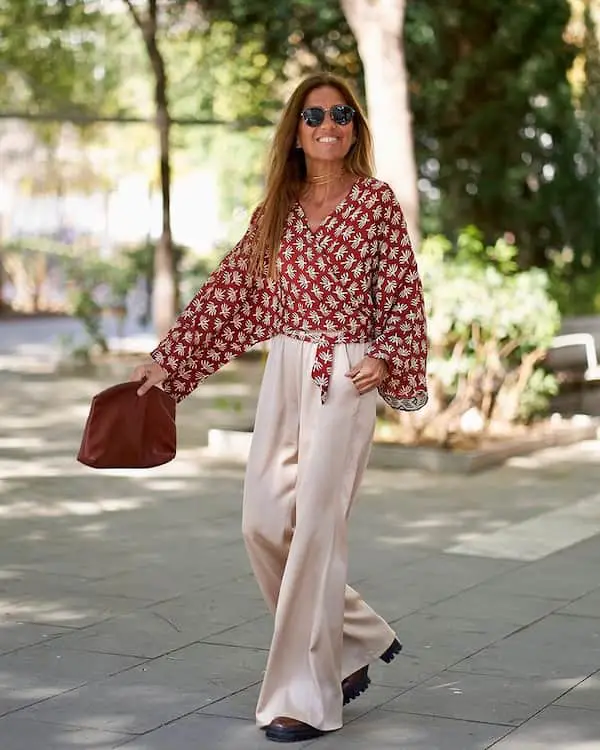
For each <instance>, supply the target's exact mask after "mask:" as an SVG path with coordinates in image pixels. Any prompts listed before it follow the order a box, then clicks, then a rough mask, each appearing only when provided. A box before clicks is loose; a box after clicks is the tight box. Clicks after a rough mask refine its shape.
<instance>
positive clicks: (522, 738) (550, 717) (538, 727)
mask: <svg viewBox="0 0 600 750" xmlns="http://www.w3.org/2000/svg"><path fill="white" fill-rule="evenodd" d="M598 747H600V711H588V710H586V709H580V708H562V707H559V706H550V707H549V708H546V709H545V710H544V711H542V712H541V713H540V714H538V715H537V716H535V717H534V718H533V719H531V720H530V721H528V722H527V723H526V724H523V725H522V726H521V727H519V728H518V729H516V730H514V731H513V732H511V733H510V734H509V735H507V736H506V737H505V738H504V739H502V740H500V742H498V743H496V744H495V745H493V748H494V750H598ZM444 750H445V749H444Z"/></svg>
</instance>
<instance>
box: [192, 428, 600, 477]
mask: <svg viewBox="0 0 600 750" xmlns="http://www.w3.org/2000/svg"><path fill="white" fill-rule="evenodd" d="M597 436H598V423H597V421H590V422H589V423H586V424H566V425H561V426H560V427H557V428H556V429H554V430H552V431H551V432H548V433H547V434H544V435H538V436H532V437H530V438H527V437H521V438H518V439H515V440H507V441H505V442H502V443H499V444H498V445H495V446H491V447H486V448H485V449H482V450H474V451H448V450H442V449H437V448H425V447H423V448H420V447H415V448H407V447H405V446H402V445H395V444H394V443H374V445H373V450H372V452H371V458H370V461H369V466H370V468H372V469H418V470H422V471H429V472H434V473H436V474H473V473H475V472H478V471H483V470H484V469H490V468H492V467H493V466H499V465H500V464H502V463H504V462H505V461H507V460H508V459H509V458H513V457H515V456H525V455H527V454H530V453H534V452H535V451H538V450H542V449H544V448H551V447H553V446H558V445H572V444H573V443H579V442H581V441H582V440H593V439H595V438H596V437H597ZM251 440H252V431H251V429H246V430H244V429H235V430H234V429H220V428H213V429H210V430H209V431H208V446H207V448H206V455H207V456H209V457H211V458H215V459H222V460H225V461H234V462H241V463H246V461H247V460H248V453H249V451H250V442H251Z"/></svg>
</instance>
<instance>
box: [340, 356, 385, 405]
mask: <svg viewBox="0 0 600 750" xmlns="http://www.w3.org/2000/svg"><path fill="white" fill-rule="evenodd" d="M387 374H388V368H387V365H386V363H385V362H384V361H383V360H382V359H375V358H374V357H365V358H364V359H363V360H361V361H360V362H359V363H358V364H357V365H355V366H354V367H353V368H352V369H351V370H349V371H348V372H347V373H346V377H347V378H351V379H352V383H353V384H354V387H355V388H356V390H357V391H358V392H359V393H360V395H361V396H362V394H363V393H368V392H369V391H372V390H373V388H377V387H378V386H379V385H380V384H381V383H382V382H383V381H384V380H385V378H386V376H387Z"/></svg>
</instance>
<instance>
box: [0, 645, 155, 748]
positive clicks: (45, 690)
mask: <svg viewBox="0 0 600 750" xmlns="http://www.w3.org/2000/svg"><path fill="white" fill-rule="evenodd" d="M139 663H140V660H139V659H132V658H130V657H124V656H113V655H110V654H88V653H81V654H80V653H76V652H75V651H65V650H64V649H61V648H60V639H57V640H56V641H54V642H50V643H47V644H44V645H40V646H31V647H29V648H24V649H21V650H20V651H13V652H12V653H10V654H6V655H4V656H2V657H0V687H1V690H0V713H1V714H4V713H6V712H7V711H13V710H14V709H16V708H20V707H22V706H27V705H30V704H32V703H36V702H37V701H40V700H43V699H45V698H49V697H50V696H54V695H58V694H60V693H63V692H64V691H66V690H70V689H72V688H74V687H77V686H79V685H84V684H85V683H87V682H89V681H91V680H94V679H97V678H99V677H104V676H108V675H113V674H117V673H118V672H121V671H123V670H126V669H128V668H130V667H133V666H135V665H136V664H139ZM0 746H1V745H0Z"/></svg>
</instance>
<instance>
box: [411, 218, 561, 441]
mask: <svg viewBox="0 0 600 750" xmlns="http://www.w3.org/2000/svg"><path fill="white" fill-rule="evenodd" d="M516 256H517V248H516V247H514V245H511V244H510V243H508V242H507V241H505V240H504V239H501V240H499V241H498V242H496V244H495V245H493V246H485V245H484V243H483V242H482V240H481V236H480V234H479V233H478V232H477V230H475V229H474V228H472V227H469V228H467V229H466V230H464V231H463V232H462V233H461V234H460V235H459V237H458V238H457V240H456V243H455V244H452V243H451V242H450V241H449V240H448V239H446V238H445V237H440V236H434V237H429V238H428V239H426V240H425V241H424V242H423V245H422V248H421V252H420V254H419V268H420V271H421V275H422V279H423V285H424V289H425V298H426V307H427V315H428V330H429V339H430V358H429V387H430V393H431V402H430V404H429V406H428V407H426V409H424V410H423V411H422V412H420V413H417V414H414V415H403V416H401V418H400V419H401V421H402V422H403V423H404V424H405V425H408V426H410V427H411V432H412V434H413V439H414V438H415V437H417V438H418V437H428V438H430V439H432V440H434V441H435V442H436V443H446V442H447V441H448V439H449V436H451V435H452V434H456V433H460V432H461V429H462V427H461V423H462V420H463V417H464V415H465V414H467V413H470V414H471V415H472V414H474V413H476V414H477V417H478V420H479V422H480V424H481V425H482V426H483V428H484V429H485V428H489V426H490V424H491V423H496V424H497V423H500V424H503V425H507V424H511V423H515V422H519V421H521V422H523V421H528V420H531V419H532V418H533V417H534V416H535V415H536V414H539V413H541V412H543V411H544V409H545V408H546V407H547V404H548V399H549V397H550V396H551V395H553V394H554V393H555V390H556V383H555V380H554V378H553V377H552V376H550V375H546V374H545V373H544V372H543V371H542V370H540V369H539V363H540V360H541V359H542V358H543V357H544V355H545V353H546V351H547V348H548V346H549V345H550V343H551V341H552V338H553V336H554V335H555V334H556V332H557V331H558V328H559V325H560V315H559V311H558V306H557V304H556V302H555V301H554V300H553V299H552V298H551V297H550V294H549V291H548V287H549V283H548V277H547V274H546V273H545V272H544V271H542V270H540V269H532V270H529V271H519V270H518V267H517V264H516Z"/></svg>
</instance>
